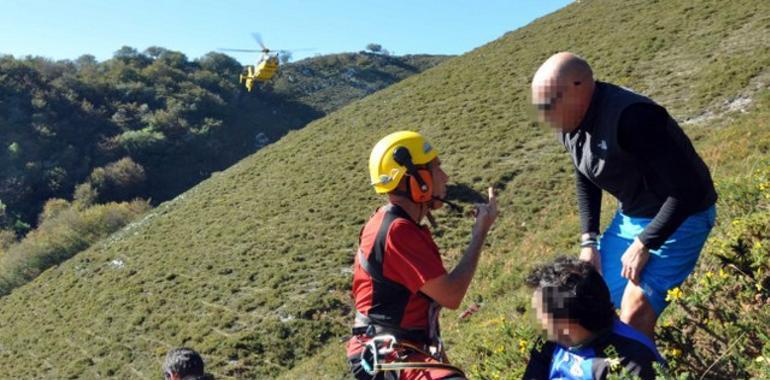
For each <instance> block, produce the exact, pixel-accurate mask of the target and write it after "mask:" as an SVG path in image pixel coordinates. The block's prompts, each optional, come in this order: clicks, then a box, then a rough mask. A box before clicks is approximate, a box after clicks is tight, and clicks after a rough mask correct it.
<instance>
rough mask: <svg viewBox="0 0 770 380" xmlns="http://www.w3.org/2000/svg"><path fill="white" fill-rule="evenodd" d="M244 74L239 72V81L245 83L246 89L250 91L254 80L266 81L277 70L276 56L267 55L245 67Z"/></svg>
mask: <svg viewBox="0 0 770 380" xmlns="http://www.w3.org/2000/svg"><path fill="white" fill-rule="evenodd" d="M246 70H247V72H246V75H243V74H241V78H240V79H241V83H245V85H246V89H247V90H248V91H249V92H251V90H252V89H253V88H254V82H255V81H259V82H266V81H268V80H270V79H271V78H272V77H273V76H274V75H275V73H276V72H277V71H278V57H273V56H270V57H267V58H265V59H263V60H262V61H260V62H258V63H257V64H256V65H254V66H247V67H246Z"/></svg>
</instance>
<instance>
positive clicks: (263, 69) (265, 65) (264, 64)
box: [219, 33, 312, 92]
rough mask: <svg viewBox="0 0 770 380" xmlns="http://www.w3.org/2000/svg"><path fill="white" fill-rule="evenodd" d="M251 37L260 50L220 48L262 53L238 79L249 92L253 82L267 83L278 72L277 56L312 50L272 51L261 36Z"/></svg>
mask: <svg viewBox="0 0 770 380" xmlns="http://www.w3.org/2000/svg"><path fill="white" fill-rule="evenodd" d="M251 36H252V37H253V38H254V40H255V41H257V44H258V45H259V47H260V48H261V49H227V48H220V49H219V50H220V51H228V52H236V53H262V55H261V56H260V57H259V59H257V61H256V63H255V64H254V65H247V66H246V72H244V73H242V74H241V75H240V78H239V82H240V83H243V84H245V86H246V89H247V90H248V91H249V92H251V90H252V89H253V88H254V83H255V82H267V81H269V80H270V79H271V78H273V76H274V75H275V73H276V72H278V66H279V65H280V62H279V61H280V60H279V59H278V55H279V54H282V53H292V52H295V51H307V50H312V49H293V50H272V49H268V48H267V46H265V43H264V42H262V36H261V35H260V34H259V33H252V34H251Z"/></svg>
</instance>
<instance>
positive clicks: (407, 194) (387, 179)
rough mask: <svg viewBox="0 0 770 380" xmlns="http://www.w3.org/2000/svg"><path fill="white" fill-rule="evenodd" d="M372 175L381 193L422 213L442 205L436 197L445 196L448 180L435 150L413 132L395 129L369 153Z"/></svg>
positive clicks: (419, 135)
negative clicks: (412, 205) (417, 207)
mask: <svg viewBox="0 0 770 380" xmlns="http://www.w3.org/2000/svg"><path fill="white" fill-rule="evenodd" d="M369 176H370V178H371V183H372V186H374V190H375V191H376V192H377V193H378V194H388V195H389V196H390V199H391V201H393V200H398V201H399V202H408V203H412V204H415V205H417V206H419V207H420V208H421V210H424V211H422V212H421V216H424V214H426V213H427V212H428V211H430V210H431V209H437V208H440V207H441V206H442V203H441V202H440V201H437V200H435V199H434V197H438V198H444V197H446V185H447V182H448V181H449V177H448V176H447V174H446V173H445V172H444V170H443V169H441V160H440V159H439V158H438V153H437V152H436V150H435V149H434V148H433V147H432V146H431V145H430V144H429V143H428V142H427V141H426V140H425V137H423V136H422V135H421V134H419V133H417V132H412V131H399V132H394V133H391V134H389V135H387V136H385V137H384V138H382V139H381V140H380V141H379V142H377V144H376V145H375V146H374V149H372V153H371V154H370V156H369Z"/></svg>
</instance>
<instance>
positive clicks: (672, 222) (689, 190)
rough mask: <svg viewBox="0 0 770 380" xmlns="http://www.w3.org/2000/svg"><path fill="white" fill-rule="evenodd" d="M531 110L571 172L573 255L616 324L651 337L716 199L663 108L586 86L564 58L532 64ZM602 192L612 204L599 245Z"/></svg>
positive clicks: (579, 70)
mask: <svg viewBox="0 0 770 380" xmlns="http://www.w3.org/2000/svg"><path fill="white" fill-rule="evenodd" d="M532 103H533V105H534V107H535V108H536V109H537V112H538V116H539V118H540V119H541V121H545V122H547V123H548V124H550V125H551V126H552V127H553V128H555V129H556V130H557V131H558V132H559V137H560V139H561V142H562V143H563V144H564V146H565V147H566V148H567V151H568V152H569V154H570V156H571V157H572V162H573V163H574V165H575V180H576V189H577V200H578V211H579V213H580V221H581V228H582V235H581V237H580V240H581V244H580V247H581V250H580V258H581V259H583V260H586V261H589V262H591V263H593V264H594V266H595V267H596V268H597V269H598V270H599V271H600V272H601V273H602V275H603V277H604V280H605V282H606V283H607V285H608V287H609V288H610V292H611V294H612V301H613V303H614V304H615V307H617V308H620V314H621V315H620V318H621V320H622V321H623V322H626V323H628V324H630V325H631V326H633V327H635V328H636V329H638V330H640V331H641V332H643V333H645V334H646V335H647V336H649V337H650V338H652V337H653V333H654V330H655V323H656V321H657V318H658V316H659V315H660V313H661V312H662V311H663V309H664V308H665V307H666V306H667V301H666V294H667V292H668V290H670V289H672V288H674V287H676V286H679V285H680V284H681V283H682V282H683V281H684V280H685V278H687V276H688V275H689V274H690V273H691V272H692V270H693V269H694V268H695V263H696V262H697V260H698V257H699V256H700V251H701V249H702V248H703V244H704V243H705V241H706V238H707V237H708V234H709V232H710V231H711V228H712V227H713V225H714V219H715V217H716V209H715V206H714V204H715V203H716V200H717V194H716V191H715V190H714V184H713V182H712V180H711V175H710V174H709V170H708V168H707V167H706V164H705V163H704V162H703V160H702V159H701V158H700V157H699V156H698V154H697V153H696V152H695V149H694V148H693V146H692V144H691V143H690V140H689V139H688V138H687V136H686V135H685V134H684V132H683V131H682V129H681V128H680V127H679V125H678V124H677V123H676V121H675V120H674V119H673V118H672V117H671V116H670V115H669V114H668V112H667V111H666V109H665V108H663V107H661V106H659V105H657V104H656V103H655V102H653V101H652V100H650V99H648V98H646V97H644V96H642V95H639V94H637V93H635V92H632V91H630V90H628V89H625V88H622V87H619V86H615V85H612V84H610V83H604V82H599V81H594V77H593V72H592V70H591V67H590V66H589V64H588V63H587V62H586V61H585V60H583V59H582V58H580V57H578V56H576V55H574V54H572V53H567V52H564V53H558V54H556V55H553V56H552V57H550V58H549V59H548V60H546V61H545V62H544V63H543V64H542V66H540V68H539V69H538V70H537V72H536V73H535V76H534V78H533V79H532ZM602 190H604V191H606V192H608V193H610V194H612V195H613V196H614V197H615V198H617V200H618V204H619V207H618V211H617V212H616V214H615V217H614V218H613V220H612V222H611V223H610V225H609V227H608V228H607V229H606V230H605V231H604V233H603V234H602V235H601V237H600V238H599V236H598V233H599V216H600V211H601V200H602Z"/></svg>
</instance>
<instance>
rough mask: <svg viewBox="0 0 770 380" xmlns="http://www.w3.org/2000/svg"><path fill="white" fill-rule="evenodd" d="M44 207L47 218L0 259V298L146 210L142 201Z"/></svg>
mask: <svg viewBox="0 0 770 380" xmlns="http://www.w3.org/2000/svg"><path fill="white" fill-rule="evenodd" d="M64 202H66V201H64ZM46 206H49V207H48V210H47V211H48V213H49V214H50V215H41V219H42V222H41V224H40V226H39V227H38V228H37V229H36V230H34V231H32V232H30V233H29V234H28V235H27V236H26V237H25V238H24V239H23V240H21V241H20V242H19V243H17V244H14V245H12V246H10V247H9V248H8V250H7V252H6V253H5V254H4V255H2V256H0V295H6V294H8V293H10V292H11V290H13V289H14V288H16V287H18V286H20V285H23V284H25V283H27V282H29V281H31V280H32V279H34V278H35V277H37V276H38V275H39V274H40V273H42V272H43V271H44V270H46V269H48V268H50V267H52V266H54V265H57V264H59V263H61V262H63V261H64V260H67V259H69V258H70V257H72V256H73V255H75V254H77V253H78V252H80V251H83V250H85V249H87V248H88V247H89V246H91V245H92V244H94V243H95V242H97V241H99V240H100V239H102V238H104V237H106V236H108V235H110V234H112V233H113V232H115V231H117V230H119V229H121V228H122V227H123V226H125V225H126V224H128V223H130V222H131V221H132V220H134V219H135V218H136V217H137V216H139V215H141V214H143V213H144V212H145V211H147V210H149V209H150V205H149V203H147V201H144V200H134V201H131V202H125V203H108V204H104V205H96V206H92V207H88V208H85V209H78V208H74V207H67V208H64V203H62V202H61V200H53V201H50V202H48V204H46ZM44 214H45V212H44Z"/></svg>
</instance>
